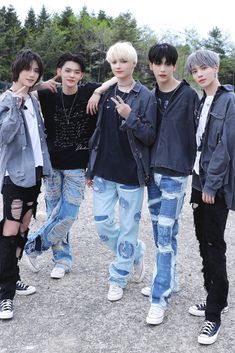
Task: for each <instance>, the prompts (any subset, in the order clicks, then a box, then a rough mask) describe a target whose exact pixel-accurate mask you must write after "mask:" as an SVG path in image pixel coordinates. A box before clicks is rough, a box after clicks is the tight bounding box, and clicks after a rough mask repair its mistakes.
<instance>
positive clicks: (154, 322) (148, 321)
mask: <svg viewBox="0 0 235 353" xmlns="http://www.w3.org/2000/svg"><path fill="white" fill-rule="evenodd" d="M163 319H164V316H163V317H161V318H159V319H157V320H156V319H152V318H151V317H148V316H147V317H146V322H147V324H149V325H160V324H161V323H162V322H163Z"/></svg>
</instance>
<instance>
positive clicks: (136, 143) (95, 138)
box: [86, 81, 157, 185]
mask: <svg viewBox="0 0 235 353" xmlns="http://www.w3.org/2000/svg"><path fill="white" fill-rule="evenodd" d="M112 89H113V86H112V87H110V88H109V90H108V91H107V92H106V93H105V94H104V96H103V97H102V100H101V102H100V106H99V113H98V119H97V125H96V129H95V132H94V134H93V135H92V137H91V139H90V143H89V147H90V160H89V165H88V170H87V173H86V176H87V177H88V178H93V177H94V174H93V170H94V165H95V161H96V157H97V151H98V149H99V143H100V135H101V121H102V115H103V114H102V113H103V107H104V102H105V100H106V99H107V97H108V95H109V92H110V90H112ZM126 103H127V104H129V105H130V107H131V112H130V114H129V116H128V118H127V119H125V120H124V121H123V123H122V125H121V127H120V128H121V129H122V130H123V131H126V132H127V136H128V140H129V143H130V147H131V151H132V154H133V157H134V159H135V161H136V164H137V174H138V180H139V184H140V185H145V184H146V182H147V180H148V178H149V169H150V146H151V145H152V144H153V142H154V140H155V138H156V116H157V102H156V99H155V97H154V96H153V95H152V94H151V92H150V91H149V89H148V88H147V87H145V86H143V85H142V84H141V83H140V82H139V81H137V82H136V84H135V86H134V88H133V89H132V91H131V92H130V94H129V95H128V99H127V102H126Z"/></svg>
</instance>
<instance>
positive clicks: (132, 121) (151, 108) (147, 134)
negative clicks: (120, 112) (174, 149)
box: [121, 94, 157, 146]
mask: <svg viewBox="0 0 235 353" xmlns="http://www.w3.org/2000/svg"><path fill="white" fill-rule="evenodd" d="M146 100H147V103H145V109H144V111H143V112H141V111H140V112H139V111H135V110H132V111H131V112H130V114H129V116H128V118H127V119H126V120H125V121H123V124H122V126H121V129H123V130H128V129H131V130H132V132H133V134H134V136H135V137H136V138H137V139H139V140H140V141H141V142H142V143H143V144H145V145H147V146H150V145H152V144H153V142H154V141H155V138H156V119H157V101H156V98H155V96H154V95H153V94H150V95H149V97H145V101H146Z"/></svg>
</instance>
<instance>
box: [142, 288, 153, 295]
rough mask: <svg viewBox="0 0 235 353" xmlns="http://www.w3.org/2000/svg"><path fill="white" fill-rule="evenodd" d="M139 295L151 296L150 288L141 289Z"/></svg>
mask: <svg viewBox="0 0 235 353" xmlns="http://www.w3.org/2000/svg"><path fill="white" fill-rule="evenodd" d="M141 294H143V295H144V296H145V297H150V294H151V288H150V287H144V288H142V289H141Z"/></svg>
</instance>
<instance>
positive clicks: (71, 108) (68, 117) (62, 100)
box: [61, 89, 78, 124]
mask: <svg viewBox="0 0 235 353" xmlns="http://www.w3.org/2000/svg"><path fill="white" fill-rule="evenodd" d="M77 94H78V89H77V92H76V94H75V96H74V99H73V102H72V104H71V107H70V109H69V113H68V114H67V112H66V109H67V110H68V108H65V106H64V96H63V90H62V89H61V103H62V108H63V112H64V116H65V118H66V121H67V124H69V119H70V116H71V113H72V110H73V106H74V103H75V101H76V98H77Z"/></svg>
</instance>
